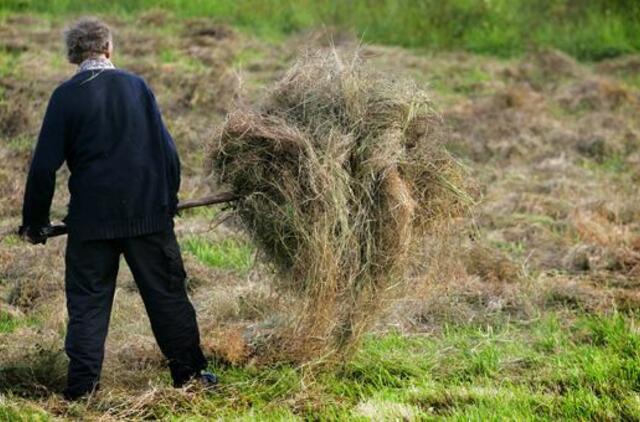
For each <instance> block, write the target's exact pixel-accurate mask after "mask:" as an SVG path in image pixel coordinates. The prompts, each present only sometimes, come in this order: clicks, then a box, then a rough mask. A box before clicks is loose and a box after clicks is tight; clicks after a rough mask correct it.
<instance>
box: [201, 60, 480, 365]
mask: <svg viewBox="0 0 640 422" xmlns="http://www.w3.org/2000/svg"><path fill="white" fill-rule="evenodd" d="M442 134H443V128H442V122H441V119H440V118H439V116H438V115H437V113H436V112H435V111H434V109H433V107H432V104H431V102H430V100H429V97H428V96H427V95H426V93H425V92H424V91H422V90H421V89H419V88H418V87H417V86H416V85H415V84H414V83H412V82H410V81H402V80H395V79H391V78H388V77H385V76H383V75H380V74H377V73H374V72H372V71H370V70H369V69H367V67H366V65H365V64H364V62H363V60H362V59H361V58H360V57H359V56H358V54H357V52H356V53H340V52H338V51H336V50H335V49H333V50H322V51H316V52H313V53H308V54H306V55H305V56H304V57H303V58H302V59H300V60H299V61H298V62H297V63H296V64H295V65H294V66H293V67H292V68H291V69H290V70H289V72H288V73H287V74H286V75H285V76H284V77H283V78H282V79H281V80H280V81H279V82H278V83H277V84H276V85H275V86H274V87H273V88H272V89H271V90H270V91H269V93H268V95H267V97H266V99H265V100H264V101H263V102H262V104H260V105H259V106H258V107H255V108H252V107H247V106H239V107H238V108H237V109H236V110H233V111H232V112H231V113H230V114H229V115H228V117H227V120H226V122H225V124H224V126H223V128H222V129H221V131H220V132H219V134H218V135H217V137H216V139H215V140H214V143H213V144H214V146H213V149H212V153H211V159H212V161H213V168H214V169H215V171H216V173H217V175H218V177H219V181H220V182H221V183H222V184H224V185H228V186H229V187H230V188H231V189H232V190H233V192H234V193H235V194H237V195H239V196H241V197H243V198H244V199H243V200H242V201H240V202H238V204H237V205H236V211H237V213H238V215H239V216H240V217H241V219H242V221H243V223H244V226H245V228H246V229H247V231H248V232H249V233H250V234H251V235H252V236H253V238H254V239H255V241H256V243H257V244H258V245H259V247H260V248H261V251H262V252H263V253H264V256H265V258H266V260H267V262H268V263H270V264H272V266H273V267H274V269H275V270H276V272H277V275H278V287H279V288H280V290H281V291H284V292H287V293H288V294H291V296H292V297H294V298H295V300H294V303H293V304H292V305H291V306H290V307H289V308H288V311H287V315H286V316H285V318H284V320H285V321H286V322H285V323H284V324H282V326H280V327H278V328H277V330H276V331H277V332H276V334H275V336H272V338H275V339H277V344H274V345H275V346H277V349H278V355H279V359H283V358H284V359H285V360H294V361H305V360H309V359H315V358H319V357H321V356H325V357H329V356H330V357H331V358H330V359H329V360H333V359H336V358H342V357H344V356H345V355H348V354H349V353H350V352H352V351H353V350H354V346H356V345H357V344H358V341H359V340H360V339H361V338H362V335H363V334H364V333H365V332H366V331H367V330H368V329H369V328H370V327H371V326H372V324H373V323H374V322H375V321H376V318H377V317H378V316H379V315H380V313H381V311H383V309H384V305H385V304H386V303H387V301H388V299H389V298H391V297H392V296H393V295H395V294H398V293H399V292H402V287H403V281H404V279H405V273H406V272H407V270H408V269H409V268H410V267H411V262H412V259H413V257H414V256H415V255H416V252H417V250H418V249H419V244H420V241H421V240H422V239H423V238H424V236H425V235H426V234H430V233H433V232H435V231H437V228H438V226H439V225H440V224H442V223H444V222H446V221H447V220H448V219H449V218H451V217H453V216H457V215H459V214H461V213H462V212H463V211H464V209H465V207H466V205H467V203H468V196H467V195H466V193H465V173H464V171H463V168H462V167H461V166H460V165H459V164H458V163H457V162H456V161H455V160H454V159H453V158H452V157H451V156H450V155H449V154H448V152H447V151H446V150H445V148H444V147H443V146H442Z"/></svg>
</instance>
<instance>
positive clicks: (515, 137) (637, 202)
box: [0, 0, 640, 421]
mask: <svg viewBox="0 0 640 422" xmlns="http://www.w3.org/2000/svg"><path fill="white" fill-rule="evenodd" d="M150 3H151V2H147V1H145V0H134V1H130V2H118V1H115V2H97V1H91V0H88V1H84V2H79V1H76V0H66V1H62V0H52V1H49V2H45V1H40V0H32V1H28V0H5V1H4V2H2V3H0V4H1V5H2V8H1V9H0V157H1V160H2V161H1V162H2V166H0V196H1V197H2V198H3V199H2V201H1V202H0V233H2V235H0V420H79V419H80V420H81V419H85V420H92V419H100V420H123V419H132V420H140V419H147V420H149V419H150V420H154V419H162V420H210V419H215V418H220V419H231V420H300V419H311V420H612V421H613V420H631V421H633V420H640V356H639V354H640V331H639V328H638V327H639V324H640V318H639V317H638V311H639V309H640V290H638V288H639V284H638V283H639V281H640V193H639V191H638V189H637V186H638V183H639V182H640V170H639V169H640V167H639V165H640V121H638V119H637V116H638V113H639V112H640V79H639V78H638V70H639V69H640V56H639V55H637V54H627V55H621V54H622V53H634V52H636V51H637V48H638V46H639V44H638V39H637V37H636V36H635V34H637V33H638V31H637V29H638V21H637V6H636V3H635V2H627V3H625V2H624V1H618V2H604V1H602V2H599V1H593V2H588V4H589V6H588V7H584V8H578V6H577V5H579V4H581V3H580V2H569V1H564V0H556V1H551V0H546V1H543V2H535V3H534V2H525V1H514V2H507V1H495V2H493V1H492V2H479V1H471V0H468V1H463V0H456V1H452V2H431V1H425V2H408V1H407V2H406V3H402V2H391V1H389V2H386V1H369V2H365V1H361V2H359V1H353V2H328V1H318V2H311V1H301V2H285V1H277V0H269V1H267V2H252V1H249V2H237V3H236V2H234V3H232V2H218V1H212V2H205V1H193V2H186V1H177V0H166V1H165V2H162V6H163V7H162V8H158V7H155V8H152V9H151V10H149V7H148V6H149V4H150ZM154 3H158V2H154ZM525 5H526V7H525ZM605 5H608V8H609V12H608V13H607V12H604V11H603V10H604V8H605ZM349 7H351V9H347V8H349ZM369 9H373V11H370V10H369ZM83 10H90V11H92V12H93V13H94V14H98V15H101V16H103V17H104V18H105V19H107V21H108V22H110V23H111V24H112V25H113V26H114V27H115V29H116V31H117V32H116V48H117V50H116V56H115V59H114V60H115V63H116V65H117V66H119V67H123V68H126V69H130V70H132V71H135V72H137V73H139V74H141V75H142V76H143V77H144V78H145V79H146V80H147V81H148V82H149V84H150V85H151V87H152V88H153V89H154V91H155V93H156V97H157V99H158V101H159V103H160V105H161V108H162V110H163V114H164V118H165V120H166V122H167V124H168V126H169V129H170V131H171V132H172V134H173V136H174V138H175V139H176V142H177V144H178V149H179V151H180V154H181V158H182V162H183V184H182V189H181V197H182V198H196V197H199V196H203V195H206V194H210V193H212V192H213V191H217V190H218V188H219V187H218V186H216V185H215V183H213V182H212V181H211V178H210V177H207V175H206V174H205V172H204V171H203V168H204V167H206V164H207V163H206V156H207V155H206V147H207V143H208V142H209V141H210V140H211V137H212V135H211V134H212V131H213V130H215V128H216V127H217V126H218V125H219V124H220V123H221V122H222V121H223V119H224V116H225V113H226V112H227V111H228V110H229V108H230V107H231V105H232V104H233V101H234V99H235V98H236V97H237V96H238V95H239V93H240V92H241V91H242V92H243V93H244V94H243V95H245V96H246V97H248V98H249V99H250V100H251V101H253V100H255V99H257V98H259V97H260V96H261V95H262V90H263V89H264V87H265V86H268V85H269V84H270V83H272V82H273V81H275V80H277V79H278V78H279V77H280V76H281V75H282V74H283V72H284V71H285V70H286V69H287V67H288V66H289V65H290V64H291V63H292V61H293V60H295V57H296V56H297V54H298V53H299V52H300V51H302V50H304V49H305V48H322V47H326V46H327V45H330V44H331V43H333V44H335V45H336V46H337V47H338V48H343V49H349V48H352V47H353V46H355V45H357V44H359V43H360V42H361V40H362V38H361V36H362V35H363V34H364V39H365V40H367V41H368V42H370V43H366V44H365V45H364V46H362V54H363V55H364V56H365V57H366V58H367V60H368V63H369V65H370V66H372V67H375V68H376V69H379V70H381V71H383V72H386V73H389V74H397V75H402V76H406V77H411V78H413V79H415V80H416V81H417V83H418V84H419V85H420V86H424V87H426V88H427V89H428V90H429V92H430V93H431V95H432V97H433V100H434V102H435V104H436V106H437V108H438V109H439V111H440V112H441V113H442V115H443V117H444V119H445V121H446V123H447V126H448V130H449V131H448V142H447V147H448V148H449V149H450V150H451V151H452V152H453V153H455V154H456V156H457V157H459V158H460V159H461V160H462V161H463V162H464V164H465V165H466V166H467V167H468V168H469V171H470V173H471V175H472V176H473V178H474V179H475V180H476V182H477V184H478V191H479V192H478V204H477V206H476V207H475V209H474V212H473V215H472V216H471V217H469V218H465V219H462V220H460V221H455V222H454V224H453V226H452V230H453V233H454V234H453V235H452V236H451V237H450V238H448V239H446V240H442V241H440V243H437V242H436V241H435V240H434V239H427V243H429V244H430V245H432V246H431V247H430V248H429V249H428V250H427V252H426V255H425V266H424V267H423V268H419V269H416V271H415V272H414V274H413V276H412V278H411V280H410V281H411V283H410V284H411V286H412V289H411V291H410V292H409V293H408V294H407V295H406V296H405V297H402V298H400V299H398V300H395V301H394V302H393V303H389V313H388V315H386V316H385V317H384V318H383V319H382V320H381V321H379V323H378V324H377V325H376V328H375V330H374V331H373V332H372V333H370V334H369V335H368V336H367V337H366V340H365V342H364V344H363V346H362V348H361V349H360V350H359V351H358V353H357V355H356V357H355V358H354V359H353V360H352V361H349V362H345V363H344V364H343V365H342V366H340V367H338V368H336V369H335V370H333V371H329V370H319V366H320V365H319V364H318V362H311V363H309V364H306V365H294V364H291V363H287V362H280V363H277V364H269V365H264V364H261V363H260V360H259V355H257V353H256V352H255V351H251V350H248V348H247V347H246V344H245V343H244V342H243V334H244V333H245V332H246V330H248V329H252V328H253V327H256V326H258V327H269V325H270V324H273V323H275V322H277V320H278V318H282V317H283V316H286V311H287V309H286V301H285V300H284V299H283V298H282V296H281V294H280V292H279V291H278V289H277V282H276V281H275V280H274V279H273V274H272V272H271V270H270V269H269V267H268V266H265V264H264V262H263V260H262V259H261V257H260V255H259V254H257V253H256V249H255V247H254V246H253V245H252V244H251V242H250V240H248V239H247V236H246V233H244V232H242V230H241V229H240V226H239V224H238V222H237V220H236V219H235V218H234V216H233V214H232V213H231V211H230V210H225V209H221V208H220V207H217V208H206V209H195V210H189V211H186V212H184V213H183V214H182V215H181V216H180V217H178V218H177V220H176V231H177V235H178V238H179V240H180V243H181V247H182V250H183V255H184V261H185V266H186V269H187V273H188V280H187V282H188V289H189V293H190V295H191V297H192V300H193V302H194V305H195V307H196V309H197V311H198V318H199V323H200V328H201V333H202V340H203V348H204V350H205V353H206V354H207V357H208V358H209V359H210V361H211V364H210V369H211V370H213V371H214V372H216V373H217V374H219V375H220V378H221V380H222V386H221V387H220V389H219V390H218V391H216V392H213V393H207V392H203V391H200V390H198V389H197V388H196V387H189V388H186V389H179V390H176V389H173V388H171V386H170V380H169V375H168V372H167V371H166V369H165V364H164V360H163V358H162V356H161V354H160V352H159V350H158V349H157V347H156V346H155V343H154V341H153V337H152V335H151V332H150V328H149V326H148V322H147V320H146V318H145V317H144V316H143V315H144V308H143V305H142V302H141V300H140V299H139V295H138V293H137V289H136V287H135V284H134V282H133V279H132V276H131V274H130V273H129V271H128V270H126V268H125V267H126V266H125V265H122V266H121V274H120V275H119V278H118V288H117V293H116V302H115V305H114V312H113V316H112V324H111V331H110V335H109V340H108V343H107V356H106V360H105V368H104V376H103V379H102V386H103V388H102V390H101V391H100V392H99V393H98V394H97V395H96V396H95V397H92V398H91V399H90V400H89V401H87V402H81V403H75V404H67V403H65V402H64V401H63V400H62V399H61V397H60V394H59V393H60V391H61V390H62V388H63V387H64V377H65V372H64V371H65V365H66V357H65V355H64V352H63V338H64V331H65V318H66V315H65V311H64V294H63V292H64V289H63V278H64V267H63V255H64V246H65V241H64V239H63V238H57V239H52V240H50V241H49V242H48V243H47V245H46V246H44V247H43V246H31V245H27V244H25V243H23V242H21V241H20V239H18V238H17V236H15V235H11V234H9V233H10V231H11V230H12V229H14V228H15V227H17V226H18V225H19V224H20V218H21V216H20V207H21V201H22V194H23V188H24V183H25V177H26V169H27V168H28V163H29V156H30V151H31V148H32V147H33V143H34V141H35V136H36V135H37V132H38V129H39V125H40V122H41V119H42V115H43V114H44V108H45V106H46V101H47V99H48V97H49V95H50V93H51V91H52V90H53V88H54V87H55V86H56V85H57V84H58V83H59V82H61V81H63V80H64V79H65V78H67V77H68V76H69V75H70V74H72V73H73V71H74V68H73V67H72V66H71V65H68V64H66V63H65V61H64V57H63V54H62V48H61V46H60V45H59V43H60V32H61V30H62V29H63V27H64V25H65V23H66V20H67V19H68V17H69V16H73V15H77V14H79V13H80V12H81V11H83ZM272 10H279V11H281V13H265V11H272ZM426 10H428V11H429V13H430V14H431V13H432V14H431V15H429V16H426V15H425V14H426V12H425V11H426ZM347 11H348V12H349V13H347ZM452 16H453V17H452ZM212 17H214V18H212ZM536 19H537V20H538V22H539V24H538V25H537V26H535V27H534V28H533V29H531V30H529V29H528V27H527V26H526V25H525V23H526V22H534V21H535V20H536ZM478 22H479V23H481V22H489V23H488V24H477V25H476V24H475V23H478ZM491 22H493V24H491ZM322 24H326V26H325V27H322V26H320V27H318V26H317V25H322ZM456 25H458V26H459V27H458V28H456ZM334 26H335V27H334ZM344 28H354V29H353V30H345V29H344ZM425 28H429V30H425ZM301 29H303V30H301ZM407 47H416V48H407ZM533 47H536V48H533ZM538 47H541V48H538ZM542 47H555V48H557V49H549V48H542ZM562 51H564V52H569V53H571V54H573V55H574V57H572V56H570V55H567V54H564V53H563V52H562ZM479 53H482V54H479ZM610 56H618V57H615V58H610ZM576 57H577V58H579V59H587V61H580V60H576ZM592 59H599V60H598V61H596V62H592V61H589V60H592ZM67 177H68V172H67V171H66V169H63V170H62V171H61V174H60V177H59V178H58V181H57V192H56V196H55V198H54V204H53V208H52V218H53V219H54V220H59V219H61V218H62V217H64V215H65V210H66V208H65V206H66V202H67V200H68V195H67V193H66V185H65V184H66V181H67Z"/></svg>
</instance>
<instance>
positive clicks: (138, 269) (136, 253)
mask: <svg viewBox="0 0 640 422" xmlns="http://www.w3.org/2000/svg"><path fill="white" fill-rule="evenodd" d="M123 248H124V256H125V259H126V260H127V264H129V267H130V268H131V272H132V273H133V277H134V279H135V280H136V284H137V285H138V289H139V290H140V294H141V295H142V300H143V301H144V304H145V308H146V309H147V314H148V315H149V319H150V321H151V329H152V330H153V334H154V335H155V337H156V341H157V342H158V345H159V346H160V350H161V351H162V353H163V354H164V355H165V356H166V357H167V359H168V360H169V368H170V370H171V376H172V378H173V382H174V385H175V386H177V387H179V386H182V385H183V384H184V383H186V382H187V381H189V380H190V379H191V378H193V377H194V376H197V375H198V374H199V373H200V371H201V370H202V369H204V368H206V366H207V361H206V359H205V357H204V355H203V354H202V350H201V348H200V335H199V333H198V323H197V321H196V314H195V310H194V309H193V306H192V305H191V302H190V301H189V297H188V296H187V292H186V288H185V283H184V281H185V276H186V274H185V272H184V266H183V264H182V258H181V256H180V248H179V246H178V242H177V241H176V237H175V234H174V233H173V230H172V229H171V230H167V231H165V232H160V233H153V234H150V235H145V236H140V237H135V238H128V239H126V240H125V241H124V244H123Z"/></svg>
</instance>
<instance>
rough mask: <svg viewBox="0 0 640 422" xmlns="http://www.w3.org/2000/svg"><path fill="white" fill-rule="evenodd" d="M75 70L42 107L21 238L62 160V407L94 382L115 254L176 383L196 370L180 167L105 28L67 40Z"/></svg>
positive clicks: (93, 27) (44, 221)
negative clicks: (180, 233)
mask: <svg viewBox="0 0 640 422" xmlns="http://www.w3.org/2000/svg"><path fill="white" fill-rule="evenodd" d="M65 44H66V49H67V56H68V59H69V61H70V62H71V63H73V64H77V65H78V69H77V72H76V73H75V75H74V76H73V77H71V78H70V79H69V80H67V81H66V82H64V83H62V84H61V85H60V86H58V87H57V88H56V89H55V91H54V92H53V94H52V95H51V98H50V100H49V104H48V106H47V110H46V113H45V117H44V121H43V123H42V128H41V130H40V135H39V138H38V142H37V145H36V148H35V151H34V153H33V157H32V161H31V167H30V170H29V175H28V178H27V184H26V189H25V194H24V205H23V224H22V226H21V228H20V230H19V232H20V234H21V235H22V236H23V237H24V238H25V239H26V240H28V241H29V242H31V243H34V244H38V243H45V241H46V228H47V227H48V226H49V225H50V221H49V210H50V206H51V200H52V197H53V193H54V187H55V179H56V171H57V170H58V169H59V168H60V167H61V165H62V164H63V163H64V162H65V161H66V163H67V166H68V168H69V170H70V178H69V185H68V186H69V191H70V194H71V199H70V202H69V209H68V214H67V216H66V218H65V219H64V221H65V223H66V225H67V227H68V232H69V234H68V240H67V246H66V254H65V266H66V271H65V292H66V299H67V312H68V315H69V321H68V326H67V334H66V339H65V351H66V353H67V355H68V357H69V368H68V377H67V388H66V389H65V390H64V396H65V398H66V399H68V400H75V399H78V398H80V397H82V396H84V395H86V394H89V393H91V392H92V391H94V390H95V389H96V388H98V386H99V379H100V372H101V369H102V361H103V357H104V343H105V339H106V336H107V331H108V326H109V317H110V313H111V306H112V302H113V297H114V292H115V285H116V276H117V273H118V265H119V262H120V256H121V255H124V258H125V260H126V262H127V264H128V266H129V268H130V269H131V272H132V274H133V277H134V279H135V282H136V284H137V286H138V289H139V291H140V294H141V296H142V299H143V301H144V305H145V308H146V311H147V314H148V316H149V319H150V322H151V328H152V331H153V334H154V336H155V338H156V341H157V343H158V345H159V347H160V349H161V351H162V353H163V354H164V355H165V356H166V358H167V359H168V365H169V369H170V372H171V376H172V378H173V383H174V386H176V387H180V386H183V385H185V384H186V383H187V382H189V381H191V380H193V379H195V380H198V381H201V382H203V383H205V384H207V385H213V384H216V383H217V378H216V377H215V375H213V374H211V373H208V372H204V370H205V368H206V366H207V361H206V359H205V357H204V356H203V353H202V350H201V347H200V338H199V333H198V325H197V321H196V315H195V311H194V308H193V306H192V304H191V302H190V301H189V298H188V296H187V293H186V289H185V277H186V274H185V271H184V266H183V262H182V258H181V255H180V248H179V246H178V243H177V241H176V237H175V234H174V230H173V217H174V215H175V214H176V209H177V204H178V189H179V186H180V160H179V158H178V153H177V150H176V146H175V144H174V141H173V139H172V138H171V136H170V134H169V132H168V131H167V129H166V127H165V125H164V123H163V121H162V117H161V114H160V111H159V109H158V105H157V104H156V100H155V98H154V95H153V93H152V91H151V89H150V88H149V87H148V86H147V84H146V83H145V81H144V80H143V79H142V78H140V77H139V76H136V75H134V74H132V73H129V72H126V71H124V70H120V69H116V68H115V67H114V65H113V63H112V62H111V58H112V56H113V40H112V33H111V30H110V28H109V27H108V26H107V25H106V24H104V23H103V22H101V21H100V20H98V19H95V18H89V17H85V18H81V19H80V20H78V21H77V22H75V23H74V24H73V25H72V26H71V27H70V28H68V29H67V30H66V32H65Z"/></svg>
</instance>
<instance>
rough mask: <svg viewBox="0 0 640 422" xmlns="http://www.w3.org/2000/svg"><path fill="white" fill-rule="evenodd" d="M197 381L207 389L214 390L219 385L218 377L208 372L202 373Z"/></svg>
mask: <svg viewBox="0 0 640 422" xmlns="http://www.w3.org/2000/svg"><path fill="white" fill-rule="evenodd" d="M197 379H198V381H199V382H200V383H201V384H202V385H203V386H204V387H205V388H207V389H209V388H214V387H215V386H217V385H218V383H219V380H218V377H217V375H216V374H213V373H211V372H207V371H202V372H201V373H200V377H198V378H197Z"/></svg>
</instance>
